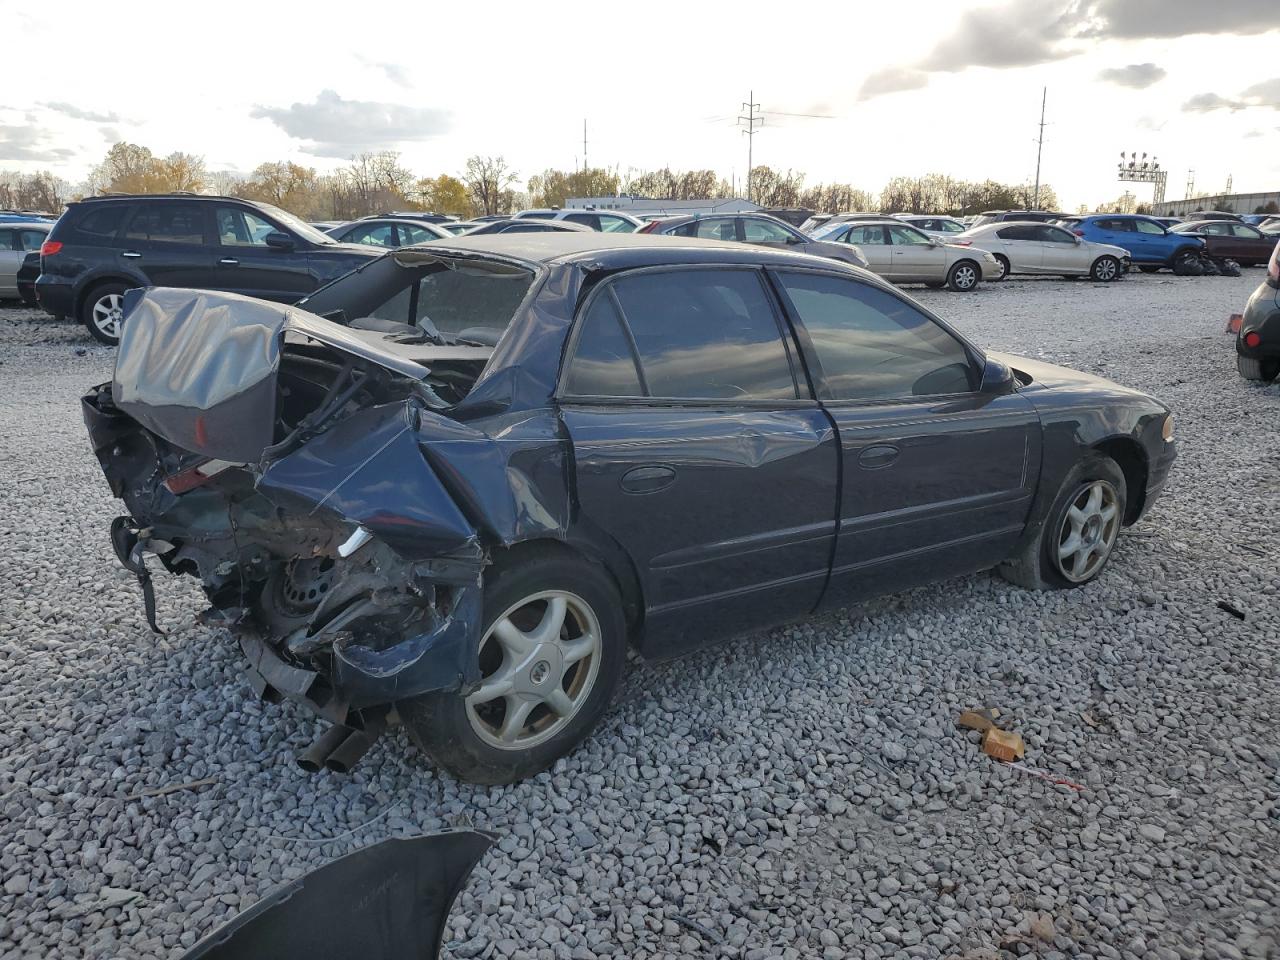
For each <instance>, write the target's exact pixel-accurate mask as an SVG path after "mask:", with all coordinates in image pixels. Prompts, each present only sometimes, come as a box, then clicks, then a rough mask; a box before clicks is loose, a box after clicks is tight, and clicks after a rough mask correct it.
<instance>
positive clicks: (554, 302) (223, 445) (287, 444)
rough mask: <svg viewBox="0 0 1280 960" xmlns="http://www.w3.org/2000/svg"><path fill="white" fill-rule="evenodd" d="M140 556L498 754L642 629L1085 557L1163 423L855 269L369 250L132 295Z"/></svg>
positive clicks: (125, 474) (317, 697)
mask: <svg viewBox="0 0 1280 960" xmlns="http://www.w3.org/2000/svg"><path fill="white" fill-rule="evenodd" d="M83 403H84V416H85V421H86V424H87V426H88V429H89V434H90V436H91V438H92V441H93V446H94V450H95V451H96V453H97V456H98V459H99V461H100V462H101V464H102V467H103V470H104V472H105V474H106V476H107V479H108V481H109V483H110V485H111V489H112V491H113V492H114V493H115V495H116V496H118V497H120V498H122V499H123V500H124V502H125V504H126V505H127V508H128V511H129V512H128V515H127V516H122V517H120V518H118V519H117V520H116V522H115V524H114V526H113V528H112V538H113V541H114V544H115V547H116V550H117V553H118V554H119V556H120V559H121V561H122V562H123V563H124V564H125V565H126V566H127V567H128V568H129V569H131V570H133V571H134V572H135V573H137V574H138V576H139V579H140V580H141V581H142V583H143V592H144V596H145V597H146V599H147V614H148V617H149V619H150V620H151V621H152V624H153V626H154V625H155V613H154V603H153V601H152V590H153V586H152V582H151V576H150V572H149V571H148V567H147V562H148V557H149V556H150V555H154V556H155V557H156V558H158V559H159V562H160V564H162V565H163V566H164V568H165V569H167V570H168V571H169V572H171V573H175V574H189V575H191V576H194V577H197V578H198V579H199V580H200V582H201V583H202V585H203V587H204V591H205V593H206V594H207V596H208V598H209V601H210V604H211V608H210V610H209V611H208V612H207V614H205V616H206V618H208V619H209V620H211V621H212V622H221V623H225V624H226V625H227V627H228V628H230V630H231V631H233V632H234V634H235V635H236V637H237V638H238V641H239V643H240V645H241V647H242V648H243V651H244V654H245V656H246V658H247V659H248V662H249V675H250V678H251V680H252V682H253V683H254V684H255V686H256V687H257V689H258V691H259V692H260V693H261V694H262V695H263V696H264V697H268V698H278V697H281V696H288V697H292V698H295V699H297V700H301V701H304V702H306V703H307V704H309V705H310V706H311V707H312V708H313V709H315V710H316V711H317V712H319V713H320V714H321V715H322V716H324V717H326V718H328V719H329V720H331V721H332V724H333V726H332V727H331V728H330V729H329V731H328V732H327V733H326V734H325V735H324V736H322V737H321V738H320V740H319V741H317V743H316V744H314V745H313V746H312V747H311V748H310V749H309V750H307V751H306V752H305V753H303V754H302V756H301V758H300V760H301V762H302V763H303V765H304V766H307V767H308V768H311V769H318V768H320V767H322V766H327V767H329V768H331V769H337V770H345V769H349V768H350V767H351V765H352V764H354V763H355V762H356V761H357V760H358V759H359V757H360V755H361V754H362V753H363V752H364V751H365V750H366V749H368V746H369V745H370V744H371V743H372V742H373V741H374V740H375V739H376V738H377V736H378V735H379V734H380V732H381V731H382V730H383V728H384V727H385V726H386V724H387V723H388V722H390V721H393V720H397V719H398V720H399V721H400V722H402V723H403V724H404V725H405V727H406V728H407V730H408V733H409V734H410V736H411V737H412V738H413V740H414V741H415V742H416V743H418V744H419V745H420V746H421V747H422V748H423V749H424V750H425V751H426V752H427V753H429V754H430V756H431V757H433V758H434V759H435V761H436V762H437V763H438V764H440V765H441V766H443V767H445V768H447V769H449V770H451V771H453V772H454V773H455V774H456V775H458V776H460V777H463V778H466V779H469V780H474V781H480V782H487V783H500V782H509V781H513V780H516V779H519V778H521V777H526V776H529V775H531V774H533V773H536V772H538V771H540V770H543V769H545V768H546V767H548V766H549V765H550V764H551V763H553V762H554V760H555V759H556V758H557V757H559V756H561V755H563V754H565V753H566V752H568V751H569V750H571V749H572V748H573V747H574V746H575V745H576V744H577V743H578V742H579V741H581V740H582V739H583V738H584V737H585V736H586V735H587V734H588V733H589V731H590V730H591V728H592V727H593V725H594V724H595V723H596V722H597V721H598V720H599V719H600V717H601V715H602V714H603V713H604V712H605V711H606V709H607V707H608V703H609V699H610V696H611V694H612V693H613V691H614V689H615V688H616V687H617V685H618V681H619V679H620V676H621V674H622V670H623V664H624V661H625V656H626V651H627V648H628V647H633V648H635V649H636V650H637V651H638V652H639V653H640V654H641V655H643V656H646V657H668V656H672V655H675V654H679V653H682V652H684V651H686V650H689V649H691V648H693V647H696V646H698V645H700V644H704V643H707V642H709V641H712V640H717V639H723V638H725V637H728V636H733V635H736V634H740V633H742V632H744V631H749V630H758V629H760V628H762V627H765V626H768V625H771V624H776V623H779V622H782V621H786V620H791V619H795V618H800V617H804V616H806V615H809V614H811V613H813V612H814V611H816V610H821V609H824V608H829V607H839V606H842V605H846V604H849V603H851V602H854V601H857V600H858V599H860V598H864V597H868V596H871V595H875V594H880V593H884V592H887V591H897V590H903V589H905V588H908V587H911V586H915V585H917V584H920V583H924V582H927V581H933V580H939V579H942V578H945V577H951V576H955V575H957V574H964V573H971V572H975V571H979V570H985V569H989V568H997V569H998V570H999V571H1000V572H1001V573H1002V574H1004V575H1005V576H1006V577H1008V578H1009V579H1011V580H1013V581H1014V582H1016V583H1019V584H1022V585H1025V586H1028V587H1034V588H1060V587H1075V586H1079V585H1081V584H1084V583H1087V582H1088V581H1090V580H1091V579H1093V578H1094V577H1096V576H1098V575H1099V573H1100V572H1101V571H1102V569H1103V567H1104V565H1105V564H1106V562H1107V559H1108V557H1109V556H1110V555H1111V552H1112V549H1113V547H1114V545H1115V543H1116V537H1117V535H1118V534H1119V531H1120V528H1121V527H1122V526H1124V525H1127V524H1131V523H1134V522H1135V521H1137V520H1138V519H1139V518H1140V517H1141V516H1142V515H1143V513H1144V512H1145V511H1146V510H1147V509H1148V508H1149V507H1150V505H1151V503H1152V501H1153V500H1154V499H1155V497H1156V495H1157V494H1158V493H1159V492H1160V489H1161V487H1162V486H1163V485H1164V483H1165V480H1166V477H1167V476H1168V473H1169V468H1170V465H1171V463H1172V461H1173V459H1174V444H1173V442H1172V441H1173V437H1172V433H1173V424H1172V420H1171V418H1170V416H1169V411H1168V409H1167V408H1166V407H1165V406H1164V405H1162V404H1161V403H1159V402H1158V401H1156V400H1153V399H1151V398H1150V397H1148V396H1145V395H1143V394H1141V393H1137V392H1135V391H1133V390H1128V389H1125V388H1123V387H1120V386H1117V385H1115V384H1113V383H1109V382H1107V381H1105V380H1101V379H1098V378H1096V377H1092V376H1088V375H1085V374H1081V373H1076V372H1074V371H1071V370H1066V369H1062V368H1059V367H1054V366H1049V365H1047V364H1043V363H1037V362H1034V361H1030V360H1021V359H1016V358H1013V357H1001V356H998V355H993V354H986V353H984V352H983V351H982V350H980V349H979V348H978V347H977V346H975V345H974V344H971V343H969V342H968V341H967V340H966V339H965V338H964V337H963V336H961V335H960V334H959V333H957V332H956V331H955V330H953V329H951V327H949V326H948V325H947V324H946V323H944V322H943V321H942V320H940V319H939V318H938V317H935V316H934V315H932V314H931V313H930V312H929V311H928V310H926V309H924V308H923V307H922V306H920V305H919V304H918V303H916V302H914V301H913V300H911V299H910V298H909V297H906V296H904V295H903V294H902V293H901V292H899V291H898V290H896V289H894V288H893V287H891V286H889V285H888V284H886V283H884V282H882V281H880V280H878V279H877V278H876V277H874V276H872V275H871V274H869V273H867V272H865V271H862V270H859V269H857V268H856V267H851V266H847V265H844V264H840V263H837V262H834V261H831V260H823V259H818V258H815V257H807V256H804V255H800V254H789V253H786V252H782V251H774V250H769V249H764V248H759V247H750V246H746V245H742V244H733V243H717V242H712V241H701V240H693V239H683V238H670V237H651V236H637V235H621V234H619V235H615V234H580V233H569V234H523V235H518V236H512V237H508V236H497V237H478V238H471V239H467V238H458V239H455V240H449V241H437V242H435V243H433V244H431V245H430V246H429V247H409V248H405V249H401V250H397V251H394V252H390V253H388V254H386V255H385V256H383V257H382V258H380V259H378V260H376V261H372V262H370V263H369V264H368V265H366V266H363V267H361V268H360V269H358V270H357V271H355V272H354V273H351V274H349V275H347V276H346V277H343V278H341V279H339V280H337V281H335V282H334V283H332V284H330V285H329V286H327V287H324V288H322V289H321V290H319V291H317V292H316V293H315V294H313V295H312V296H310V297H309V298H307V299H306V300H304V301H302V302H301V303H300V304H298V305H297V306H294V307H290V306H284V305H280V304H274V303H267V302H264V301H259V300H253V299H249V298H245V297H238V296H235V295H230V294H217V293H211V292H202V291H191V290H173V289H151V290H148V291H144V292H134V293H132V294H131V295H130V303H129V304H128V314H127V322H126V323H125V326H124V332H123V337H122V339H121V343H120V348H119V356H118V359H117V364H116V371H115V376H114V379H113V380H112V382H110V383H107V384H103V385H101V386H99V387H97V388H95V389H94V390H93V391H91V392H90V393H89V394H88V395H87V396H86V397H85V398H84V401H83Z"/></svg>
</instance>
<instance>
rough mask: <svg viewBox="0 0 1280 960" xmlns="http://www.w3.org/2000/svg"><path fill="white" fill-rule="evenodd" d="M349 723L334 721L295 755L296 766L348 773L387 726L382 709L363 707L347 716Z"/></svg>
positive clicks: (308, 769) (384, 711)
mask: <svg viewBox="0 0 1280 960" xmlns="http://www.w3.org/2000/svg"><path fill="white" fill-rule="evenodd" d="M348 719H349V720H350V722H351V725H350V726H348V725H346V724H342V723H335V724H334V725H333V726H332V727H330V728H329V729H328V730H326V731H325V732H324V734H323V735H322V736H321V737H320V739H319V740H317V741H316V742H315V743H313V744H312V745H311V746H310V747H308V748H307V749H306V751H304V752H303V753H300V754H299V755H298V766H299V767H301V768H302V769H303V770H305V771H307V773H319V772H320V771H321V770H325V769H328V770H332V771H333V772H334V773H350V772H351V770H352V768H353V767H355V765H356V764H357V763H359V762H360V758H361V757H363V756H364V755H365V754H366V753H368V752H369V748H370V747H372V746H373V745H374V744H375V743H377V742H378V737H380V736H382V731H383V730H385V729H386V727H387V711H386V710H385V709H381V710H378V709H373V710H365V711H361V712H357V713H352V714H350V715H349V717H348Z"/></svg>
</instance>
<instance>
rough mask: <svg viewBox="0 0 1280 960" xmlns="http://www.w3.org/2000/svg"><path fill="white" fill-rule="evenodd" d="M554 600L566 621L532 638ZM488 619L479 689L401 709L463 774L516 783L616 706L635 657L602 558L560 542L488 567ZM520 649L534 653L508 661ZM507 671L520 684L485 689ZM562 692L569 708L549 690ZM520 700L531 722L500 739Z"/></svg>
mask: <svg viewBox="0 0 1280 960" xmlns="http://www.w3.org/2000/svg"><path fill="white" fill-rule="evenodd" d="M555 601H560V603H561V604H562V605H563V606H562V609H563V611H564V612H563V613H562V614H561V616H562V625H561V626H560V627H559V629H557V630H555V632H554V633H555V635H554V637H552V638H551V639H550V640H547V641H540V640H536V639H532V638H533V637H536V632H537V629H539V628H543V629H545V628H546V625H547V623H548V621H547V619H546V617H547V616H548V615H549V614H550V613H551V610H552V604H553V603H554V602H555ZM502 623H505V624H506V629H505V630H504V629H503V628H502V627H500V626H499V624H502ZM482 626H483V630H482V631H481V637H482V639H481V641H480V651H479V656H480V669H481V677H482V679H481V684H480V687H479V689H477V690H476V691H474V692H473V693H472V694H471V695H470V696H468V697H463V696H460V695H458V694H456V693H449V694H428V695H425V696H421V697H414V698H413V699H410V700H403V701H401V702H400V703H399V704H397V710H398V712H399V714H400V718H401V720H402V721H403V723H404V725H405V729H406V731H407V732H408V734H409V737H410V739H412V740H413V742H414V743H416V744H417V745H418V747H420V748H421V749H422V751H423V752H424V753H426V754H427V755H429V756H430V757H431V758H432V759H433V760H434V761H435V762H436V764H438V765H439V766H441V767H443V768H444V769H446V770H448V771H449V772H450V773H452V774H453V775H454V776H455V777H457V778H458V779H460V780H466V781H469V782H471V783H482V784H504V783H514V782H516V781H517V780H523V779H525V778H527V777H531V776H533V775H534V774H536V773H540V772H542V771H543V770H546V769H547V768H548V767H550V766H551V765H552V764H553V763H555V762H556V760H558V759H559V758H560V757H562V756H564V755H565V754H567V753H569V752H570V751H571V750H573V748H574V747H576V746H577V745H578V744H579V743H581V742H582V741H583V740H584V739H585V738H586V736H587V734H589V733H590V732H591V730H592V728H594V727H595V725H596V724H597V723H598V722H599V720H600V718H601V717H602V716H603V715H604V713H605V711H606V710H607V709H608V707H609V702H610V700H611V699H612V697H613V693H614V690H615V689H616V688H617V686H618V682H619V681H620V680H621V678H622V669H623V664H624V661H625V659H626V648H627V641H626V622H625V620H624V619H623V615H622V600H621V598H620V597H619V595H618V590H617V587H616V586H615V585H614V582H613V580H612V579H611V578H610V577H609V575H608V574H607V573H606V572H605V571H604V570H603V569H602V568H601V567H600V566H599V565H598V564H590V563H587V562H586V561H584V560H580V559H578V558H577V557H576V556H572V555H569V554H567V553H563V552H560V551H556V552H545V553H536V554H527V553H526V554H524V555H523V557H518V558H517V559H514V560H513V561H512V562H511V563H510V564H509V565H506V566H501V565H499V566H496V567H491V568H490V572H489V573H488V574H486V576H485V584H484V622H483V624H482ZM593 634H594V635H595V637H596V642H595V644H594V646H592V647H591V651H590V652H589V653H586V655H585V656H583V657H582V658H581V659H579V660H576V661H574V662H571V663H568V664H567V665H563V664H564V661H563V660H562V659H560V658H561V657H562V656H563V655H564V654H565V652H566V651H569V652H571V653H572V652H573V648H574V647H575V646H576V647H577V652H581V651H582V650H583V649H584V648H583V646H582V645H581V644H574V643H573V642H572V641H574V640H579V641H584V640H585V639H586V638H587V637H589V636H591V635H593ZM502 637H507V638H509V639H501V638H502ZM534 644H540V646H533V645H534ZM513 649H514V650H516V651H519V655H520V656H525V654H527V657H526V658H525V660H524V662H523V664H522V665H520V666H518V667H517V666H509V664H511V662H512V658H511V652H512V650H513ZM504 671H505V672H508V673H509V674H510V680H511V681H512V682H514V683H515V685H516V687H517V691H516V692H511V693H507V694H497V695H493V694H492V691H493V689H495V688H496V687H497V683H494V684H493V686H492V687H491V688H489V689H488V690H486V686H487V684H486V681H494V680H495V678H496V677H497V675H498V674H500V673H502V672H504ZM539 674H541V676H539ZM554 678H558V679H559V682H558V683H556V682H555V679H554ZM521 691H523V692H521ZM555 691H558V692H559V699H560V700H561V702H562V703H563V704H564V711H563V713H562V714H560V715H557V713H556V712H554V711H553V710H552V709H551V707H549V706H548V704H547V703H546V702H545V701H544V700H543V699H542V698H541V696H540V694H542V693H546V694H554V693H555ZM486 695H488V699H480V698H484V697H486ZM513 704H514V705H517V706H513ZM529 704H532V706H527V705H529ZM513 709H520V710H522V716H521V720H522V722H521V724H520V726H519V727H518V728H516V727H512V728H511V731H510V735H509V736H508V737H507V738H506V740H507V745H499V744H500V743H502V741H503V740H504V737H503V733H504V729H503V728H504V727H505V726H506V722H507V721H508V720H509V719H512V718H514V717H515V716H517V715H515V714H512V713H511V712H510V711H511V710H513ZM565 714H567V716H566V715H565ZM522 741H523V743H522Z"/></svg>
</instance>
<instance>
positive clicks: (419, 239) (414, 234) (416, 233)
mask: <svg viewBox="0 0 1280 960" xmlns="http://www.w3.org/2000/svg"><path fill="white" fill-rule="evenodd" d="M396 229H397V230H399V231H400V243H401V245H402V246H407V245H408V244H410V243H427V242H428V241H430V240H438V239H440V238H439V237H437V236H436V235H435V234H434V233H432V232H431V231H430V230H427V229H426V228H425V227H419V226H418V225H417V224H413V223H401V224H397V225H396Z"/></svg>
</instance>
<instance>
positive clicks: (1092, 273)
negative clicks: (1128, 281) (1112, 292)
mask: <svg viewBox="0 0 1280 960" xmlns="http://www.w3.org/2000/svg"><path fill="white" fill-rule="evenodd" d="M1120 276H1121V268H1120V261H1119V260H1117V259H1116V258H1115V257H1111V256H1106V255H1105V254H1104V255H1103V256H1101V257H1099V258H1098V259H1097V260H1095V261H1093V266H1091V267H1090V268H1089V279H1090V280H1093V281H1094V282H1095V283H1111V282H1112V281H1113V280H1117V279H1119V277H1120Z"/></svg>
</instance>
